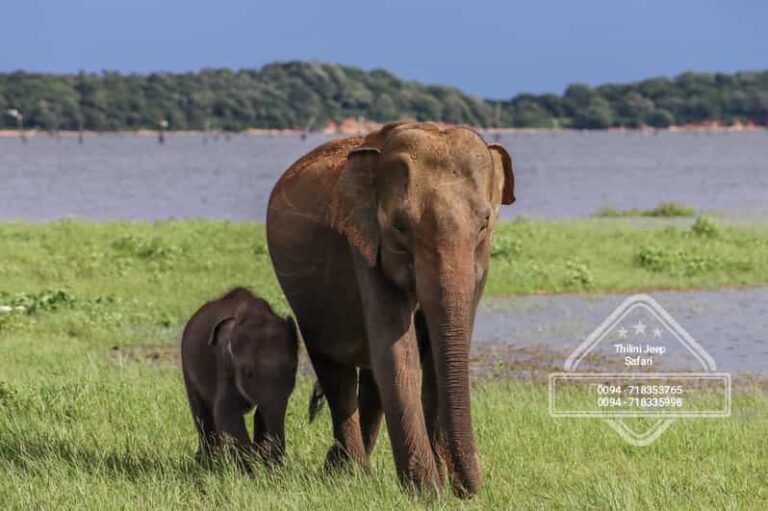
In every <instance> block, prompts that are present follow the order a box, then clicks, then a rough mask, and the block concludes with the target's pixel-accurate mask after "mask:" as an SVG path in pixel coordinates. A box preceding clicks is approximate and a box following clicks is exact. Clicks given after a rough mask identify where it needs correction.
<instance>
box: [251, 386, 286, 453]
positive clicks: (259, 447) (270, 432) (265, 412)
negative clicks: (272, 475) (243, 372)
mask: <svg viewBox="0 0 768 511" xmlns="http://www.w3.org/2000/svg"><path fill="white" fill-rule="evenodd" d="M286 406H287V403H286V402H277V400H271V401H267V402H263V403H259V407H258V408H257V409H256V413H255V414H254V415H253V445H254V448H255V450H256V452H258V453H259V455H260V456H261V457H262V458H263V459H264V460H266V461H268V462H270V463H274V464H277V465H280V464H282V462H283V455H284V454H285V409H286Z"/></svg>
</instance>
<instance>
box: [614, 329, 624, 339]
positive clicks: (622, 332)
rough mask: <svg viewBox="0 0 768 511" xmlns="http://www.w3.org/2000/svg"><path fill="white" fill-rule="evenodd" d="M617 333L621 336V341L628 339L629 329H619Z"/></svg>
mask: <svg viewBox="0 0 768 511" xmlns="http://www.w3.org/2000/svg"><path fill="white" fill-rule="evenodd" d="M616 332H617V333H618V334H619V338H620V339H626V338H627V329H626V328H624V327H621V328H619V329H618V330H616Z"/></svg>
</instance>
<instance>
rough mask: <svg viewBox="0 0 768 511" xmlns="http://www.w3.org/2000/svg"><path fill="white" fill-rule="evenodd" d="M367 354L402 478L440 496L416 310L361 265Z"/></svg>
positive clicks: (439, 482) (405, 481) (408, 483)
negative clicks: (423, 388)
mask: <svg viewBox="0 0 768 511" xmlns="http://www.w3.org/2000/svg"><path fill="white" fill-rule="evenodd" d="M357 263H358V266H357V270H358V282H359V283H360V290H361V297H362V301H363V306H364V310H365V322H366V330H367V332H368V349H369V352H370V357H371V366H372V368H373V372H374V377H375V381H376V383H377V385H378V388H379V395H380V396H381V401H382V405H383V408H384V416H385V418H386V421H387V431H388V433H389V438H390V442H391V444H392V450H393V454H394V457H395V465H396V467H397V474H398V477H399V479H400V481H401V483H402V484H403V485H404V486H406V487H407V488H409V489H411V490H415V491H417V492H439V491H440V490H441V487H442V484H441V483H442V481H441V479H440V474H439V471H438V469H437V465H436V463H435V457H434V455H433V453H432V448H431V446H430V442H429V437H428V435H427V428H426V424H425V421H424V411H423V409H422V406H421V396H420V390H421V384H420V383H421V382H420V379H421V371H420V366H419V352H418V345H417V342H416V333H415V330H414V326H413V306H412V304H411V303H409V302H408V300H407V299H406V298H405V297H403V296H402V294H401V293H400V292H399V291H398V290H396V289H395V288H393V287H392V286H391V284H389V282H387V281H386V280H384V279H383V277H381V276H380V275H378V274H377V272H376V271H375V270H373V269H369V268H365V267H364V266H362V265H363V264H364V263H362V262H360V261H357Z"/></svg>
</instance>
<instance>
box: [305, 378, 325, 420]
mask: <svg viewBox="0 0 768 511" xmlns="http://www.w3.org/2000/svg"><path fill="white" fill-rule="evenodd" d="M323 404H325V393H324V392H323V388H322V387H321V386H320V382H319V381H315V386H314V387H312V395H311V396H309V423H310V424H311V423H312V421H314V420H315V417H317V414H318V413H320V410H322V409H323Z"/></svg>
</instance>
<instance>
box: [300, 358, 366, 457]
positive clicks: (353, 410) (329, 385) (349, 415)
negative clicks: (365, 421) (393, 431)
mask: <svg viewBox="0 0 768 511" xmlns="http://www.w3.org/2000/svg"><path fill="white" fill-rule="evenodd" d="M310 358H311V359H312V366H313V367H314V369H315V374H316V375H317V379H318V381H319V382H320V386H321V387H322V389H323V392H324V393H325V398H326V400H327V401H328V408H330V410H331V419H332V421H333V437H334V439H335V441H336V442H335V444H334V445H333V447H331V448H330V449H329V451H328V455H327V456H326V459H325V466H326V468H328V469H334V468H339V467H341V466H343V465H346V464H347V463H348V462H349V461H354V462H357V463H359V464H360V465H362V466H364V467H367V466H368V457H367V456H366V453H365V447H364V446H363V437H362V434H361V431H360V416H359V412H358V408H357V393H356V389H357V370H356V369H355V368H354V367H348V366H345V365H342V364H339V363H337V362H334V361H332V360H329V359H328V358H326V357H323V356H322V355H319V354H317V353H314V354H313V353H311V352H310Z"/></svg>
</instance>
